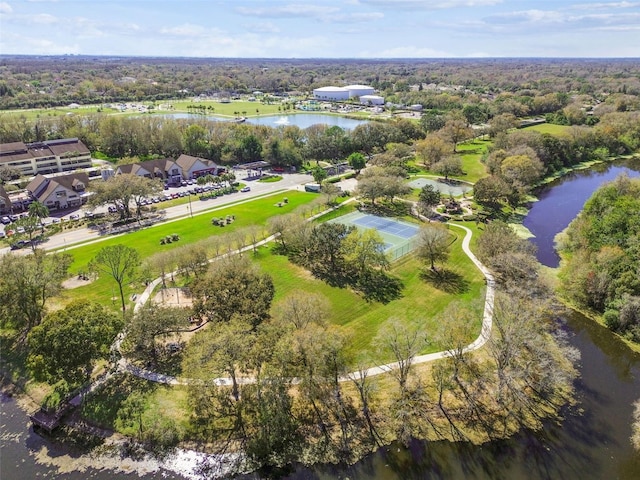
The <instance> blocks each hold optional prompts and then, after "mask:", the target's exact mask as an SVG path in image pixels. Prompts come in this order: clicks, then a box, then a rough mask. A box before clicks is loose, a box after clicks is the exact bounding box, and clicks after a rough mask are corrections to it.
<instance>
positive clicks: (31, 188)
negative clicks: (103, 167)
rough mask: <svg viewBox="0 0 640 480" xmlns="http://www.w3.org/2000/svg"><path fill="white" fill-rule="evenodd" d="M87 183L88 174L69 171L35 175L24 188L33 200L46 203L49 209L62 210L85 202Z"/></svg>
mask: <svg viewBox="0 0 640 480" xmlns="http://www.w3.org/2000/svg"><path fill="white" fill-rule="evenodd" d="M88 185H89V176H88V175H87V174H86V173H70V174H68V175H59V176H57V177H53V178H47V177H45V176H44V175H36V177H35V178H34V179H33V180H31V182H29V184H28V185H27V188H26V190H27V191H28V192H29V194H30V195H31V197H32V198H33V199H34V200H38V201H39V202H40V203H42V204H44V205H46V207H47V208H48V209H49V210H63V209H65V208H74V207H79V206H81V205H82V204H83V203H85V202H86V199H87V194H86V193H85V190H86V188H87V186H88Z"/></svg>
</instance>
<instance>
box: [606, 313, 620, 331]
mask: <svg viewBox="0 0 640 480" xmlns="http://www.w3.org/2000/svg"><path fill="white" fill-rule="evenodd" d="M602 318H603V319H604V323H605V325H606V326H607V327H609V328H610V329H611V330H614V331H615V330H618V328H620V313H619V312H618V311H617V310H607V311H606V312H604V315H603V316H602Z"/></svg>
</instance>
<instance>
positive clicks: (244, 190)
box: [240, 185, 251, 192]
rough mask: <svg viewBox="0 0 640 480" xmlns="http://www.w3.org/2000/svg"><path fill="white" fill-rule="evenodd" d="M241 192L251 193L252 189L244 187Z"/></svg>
mask: <svg viewBox="0 0 640 480" xmlns="http://www.w3.org/2000/svg"><path fill="white" fill-rule="evenodd" d="M240 191H241V192H250V191H251V187H249V186H248V185H247V186H246V187H243V188H242V189H241V190H240Z"/></svg>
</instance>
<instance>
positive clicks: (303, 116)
mask: <svg viewBox="0 0 640 480" xmlns="http://www.w3.org/2000/svg"><path fill="white" fill-rule="evenodd" d="M163 116H164V117H167V118H176V119H199V118H206V119H207V120H213V121H216V122H231V121H232V120H231V119H229V118H228V117H220V116H216V115H205V116H203V115H195V114H190V113H168V114H164V115H163ZM246 123H250V124H252V125H267V126H269V127H284V126H289V125H295V126H296V127H299V128H301V129H305V128H307V127H310V126H311V125H316V124H325V125H329V126H331V127H334V126H336V127H340V128H343V129H345V130H351V129H353V128H355V127H357V126H358V125H362V124H365V123H367V120H355V119H352V118H345V117H340V116H338V115H328V114H326V113H292V114H287V115H283V114H279V115H260V116H259V117H249V118H247V120H246Z"/></svg>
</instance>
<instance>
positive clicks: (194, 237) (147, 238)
mask: <svg viewBox="0 0 640 480" xmlns="http://www.w3.org/2000/svg"><path fill="white" fill-rule="evenodd" d="M284 197H287V198H288V199H289V203H287V204H284V205H283V206H282V207H277V206H276V204H277V203H279V202H281V201H282V200H283V198H284ZM315 198H318V197H317V195H316V194H313V193H306V192H296V191H287V192H286V194H277V195H273V196H270V197H264V198H259V199H257V200H255V201H251V202H247V203H244V204H239V205H231V206H228V207H225V208H222V209H220V210H215V211H212V212H208V213H205V214H202V215H196V216H194V217H193V218H184V219H181V220H177V221H174V222H168V223H163V224H159V225H157V226H155V227H152V228H148V229H144V230H138V231H135V232H131V233H127V234H125V235H123V236H117V237H113V238H109V239H107V240H104V241H101V242H97V243H93V244H88V245H83V246H80V247H77V248H73V249H69V250H68V253H70V254H71V255H73V257H74V260H73V263H72V264H71V267H70V272H71V273H72V275H77V274H78V272H86V271H87V265H88V264H89V262H90V261H91V259H92V258H93V257H94V256H95V255H96V254H97V253H98V251H99V250H100V249H101V248H104V247H106V246H110V245H117V244H125V245H129V246H132V247H134V248H136V249H137V250H138V252H139V253H140V256H141V257H142V258H143V259H144V258H147V257H149V256H151V255H153V254H154V253H157V252H160V251H167V250H171V249H174V248H178V247H181V246H183V245H188V244H192V243H195V242H197V241H199V240H203V239H205V238H207V237H210V236H212V235H221V234H225V233H228V232H233V231H234V230H237V229H239V228H242V227H246V226H248V225H265V224H266V221H267V219H268V218H269V217H272V216H274V215H280V214H285V213H289V212H291V211H293V210H294V209H295V208H297V207H299V206H301V205H304V204H307V203H309V202H311V201H313V200H314V199H315ZM226 215H235V216H236V220H235V222H233V223H232V224H230V225H228V226H226V227H224V228H221V227H216V226H213V225H212V224H211V219H212V218H214V217H225V216H226ZM173 233H177V234H178V235H179V236H180V241H178V242H174V243H170V244H168V245H160V239H161V238H162V237H164V236H166V235H171V234H173ZM114 288H116V285H115V282H114V281H113V280H111V279H110V278H108V277H106V276H103V277H101V278H99V279H98V280H96V281H95V282H92V283H91V284H88V285H85V286H82V287H78V288H74V289H71V290H65V292H64V294H63V295H64V298H65V299H67V300H74V299H87V300H93V301H98V302H100V303H103V304H105V305H108V304H109V300H110V299H112V297H113V292H114ZM133 291H134V290H133V287H131V286H130V287H129V288H128V289H127V292H126V293H127V295H130V294H131V293H132V292H133ZM113 303H114V302H113V301H112V302H111V304H112V305H113Z"/></svg>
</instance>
